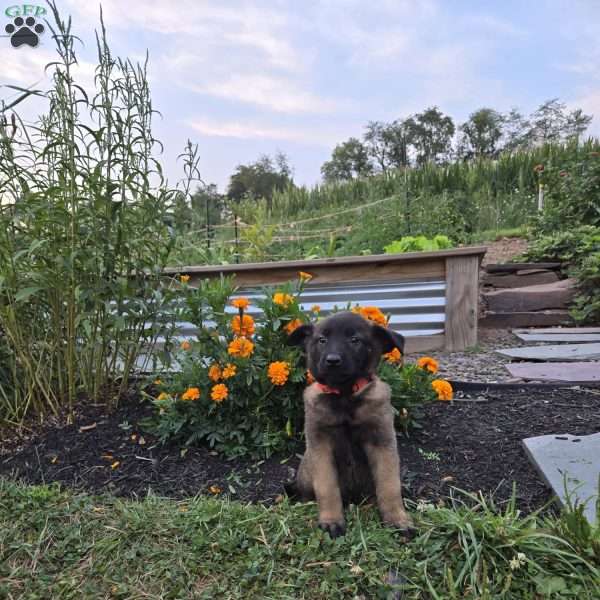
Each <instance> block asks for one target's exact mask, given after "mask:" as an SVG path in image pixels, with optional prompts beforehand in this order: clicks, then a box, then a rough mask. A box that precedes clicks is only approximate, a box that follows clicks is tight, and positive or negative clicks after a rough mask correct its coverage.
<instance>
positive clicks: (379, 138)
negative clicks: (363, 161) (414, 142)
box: [364, 120, 409, 173]
mask: <svg viewBox="0 0 600 600" xmlns="http://www.w3.org/2000/svg"><path fill="white" fill-rule="evenodd" d="M364 141H365V147H366V150H367V153H368V155H369V156H370V157H371V158H372V159H373V160H374V161H375V162H376V163H377V165H378V166H379V170H380V171H381V172H382V173H385V172H386V171H387V170H388V169H389V168H392V167H396V168H398V167H406V166H408V162H409V161H408V132H407V129H406V127H405V125H404V123H403V122H402V121H398V120H396V121H394V122H393V123H383V122H381V121H369V123H368V124H367V127H366V131H365V134H364Z"/></svg>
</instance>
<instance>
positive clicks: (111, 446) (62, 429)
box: [0, 389, 600, 511]
mask: <svg viewBox="0 0 600 600" xmlns="http://www.w3.org/2000/svg"><path fill="white" fill-rule="evenodd" d="M479 398H480V401H477V402H468V401H456V402H454V403H453V404H450V403H443V402H436V403H435V404H432V405H430V406H427V407H426V409H425V419H424V421H423V430H421V431H418V432H416V433H414V434H413V435H412V436H411V437H410V438H405V437H402V436H401V437H400V439H399V447H400V453H401V457H402V463H403V479H404V482H405V495H406V496H407V497H411V498H413V499H421V498H423V499H426V500H429V501H435V500H437V499H439V498H441V497H445V496H447V494H448V492H449V487H450V486H456V487H459V488H461V489H464V490H467V491H471V492H476V491H478V490H481V491H482V492H484V493H495V494H496V498H497V499H498V500H503V499H506V498H508V497H509V496H510V494H511V492H512V486H513V482H516V485H517V494H518V503H519V506H520V508H522V509H523V510H524V511H530V510H533V509H535V508H538V507H540V506H542V505H543V504H544V503H546V502H547V501H548V500H549V499H550V497H551V496H550V493H549V491H548V489H547V488H546V486H545V485H544V483H543V482H542V481H541V479H540V477H539V476H538V475H537V473H536V471H535V469H534V468H533V467H532V466H531V465H530V463H529V461H528V460H527V458H526V456H525V454H524V452H523V450H522V448H521V445H520V441H521V439H523V438H524V437H529V436H534V435H542V434H548V433H572V434H576V435H586V434H590V433H595V432H597V431H600V394H599V393H598V391H595V390H584V389H582V390H577V389H559V390H552V391H547V392H546V391H544V392H539V391H525V390H524V391H519V392H518V393H515V392H503V393H502V394H491V393H489V394H487V395H486V396H485V400H483V398H482V397H481V396H479ZM147 413H148V405H147V404H140V403H138V402H137V401H131V402H129V403H127V405H125V406H123V407H122V408H120V409H119V410H118V411H117V412H114V413H113V414H111V415H109V416H106V415H105V414H104V412H103V407H102V406H87V407H83V408H82V409H81V411H80V414H79V415H78V417H77V420H76V422H75V423H74V424H72V425H62V426H59V425H55V426H53V427H51V428H46V429H45V430H42V431H40V432H38V433H37V434H35V435H34V436H32V437H31V438H30V439H28V440H26V441H24V442H21V443H20V444H17V443H15V442H13V443H12V444H10V445H9V444H7V443H5V444H4V447H3V448H0V475H4V476H7V477H12V478H20V479H22V480H24V481H26V482H29V483H50V482H54V481H58V482H60V483H61V484H64V485H66V486H70V487H75V488H78V489H82V490H87V491H91V492H111V493H113V494H116V495H120V496H134V495H138V496H140V495H144V494H146V493H147V492H148V490H149V489H151V490H152V491H153V492H154V493H156V494H159V495H164V496H171V497H175V498H182V497H186V496H190V495H195V494H198V493H209V492H208V488H209V487H210V486H212V485H217V486H219V487H220V488H221V489H222V490H223V493H228V494H231V496H232V498H237V499H240V500H244V501H262V502H272V501H273V500H274V499H275V498H276V497H277V496H278V495H279V494H281V493H282V491H283V483H284V481H286V480H287V479H288V478H289V477H290V474H291V472H292V469H293V468H295V467H296V466H297V465H298V457H297V456H296V455H292V456H291V457H281V456H279V457H272V458H270V459H269V460H265V461H262V462H259V463H257V464H255V463H253V462H252V461H250V460H248V459H237V460H232V461H228V460H225V459H224V458H222V457H220V456H218V455H216V454H215V453H213V452H210V451H209V450H207V449H204V448H189V449H187V450H183V449H181V448H180V447H177V446H161V445H158V444H156V442H155V440H154V439H153V438H152V436H150V435H148V434H146V433H144V432H143V431H141V430H140V429H139V427H138V426H136V423H137V422H138V421H139V419H140V418H141V417H143V416H145V415H146V414H147ZM94 424H95V427H93V428H90V429H86V427H87V426H90V425H94ZM82 426H83V427H84V429H83V430H82V429H81V427H82ZM299 451H301V449H299ZM117 461H118V464H115V463H117Z"/></svg>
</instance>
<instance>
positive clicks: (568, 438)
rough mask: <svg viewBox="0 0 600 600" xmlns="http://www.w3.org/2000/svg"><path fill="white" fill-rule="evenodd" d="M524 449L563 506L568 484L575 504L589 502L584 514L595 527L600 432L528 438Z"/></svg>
mask: <svg viewBox="0 0 600 600" xmlns="http://www.w3.org/2000/svg"><path fill="white" fill-rule="evenodd" d="M523 446H524V448H525V451H526V453H527V455H528V456H529V459H530V460H531V462H532V463H533V464H534V465H535V467H536V468H537V469H538V471H539V472H540V474H541V475H542V477H543V478H544V479H545V480H546V482H547V483H548V485H549V486H550V487H551V488H552V490H553V491H554V493H555V494H556V496H557V497H558V499H559V500H560V502H561V504H562V505H563V506H564V505H565V504H566V497H565V482H566V491H567V492H568V493H569V494H570V495H571V501H572V502H575V501H577V502H579V503H581V502H585V510H584V514H585V516H586V518H587V519H588V521H589V522H590V523H591V524H594V523H595V522H596V501H597V499H598V477H599V476H600V433H594V434H592V435H583V436H576V435H570V434H561V435H559V434H556V435H541V436H538V437H532V438H526V439H524V440H523Z"/></svg>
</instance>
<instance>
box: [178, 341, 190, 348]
mask: <svg viewBox="0 0 600 600" xmlns="http://www.w3.org/2000/svg"><path fill="white" fill-rule="evenodd" d="M179 347H180V348H181V349H182V350H189V349H190V348H191V347H192V344H190V342H189V341H188V340H183V342H181V344H180V346H179Z"/></svg>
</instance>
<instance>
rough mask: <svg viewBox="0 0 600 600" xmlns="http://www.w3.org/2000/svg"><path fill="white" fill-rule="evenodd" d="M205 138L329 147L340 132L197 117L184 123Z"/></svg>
mask: <svg viewBox="0 0 600 600" xmlns="http://www.w3.org/2000/svg"><path fill="white" fill-rule="evenodd" d="M186 124H187V125H188V126H189V127H191V128H192V129H194V131H197V132H198V133H201V134H202V135H205V136H207V137H221V138H235V139H240V140H256V139H266V140H283V141H288V142H296V143H300V144H307V145H316V146H323V147H327V148H328V147H330V146H331V145H332V144H334V143H335V142H336V141H339V140H340V137H341V135H342V134H341V132H339V131H327V130H323V129H322V128H310V127H277V126H273V125H270V124H265V123H256V122H240V121H217V120H213V119H208V118H202V117H197V118H193V119H191V120H189V121H188V122H187V123H186Z"/></svg>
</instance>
